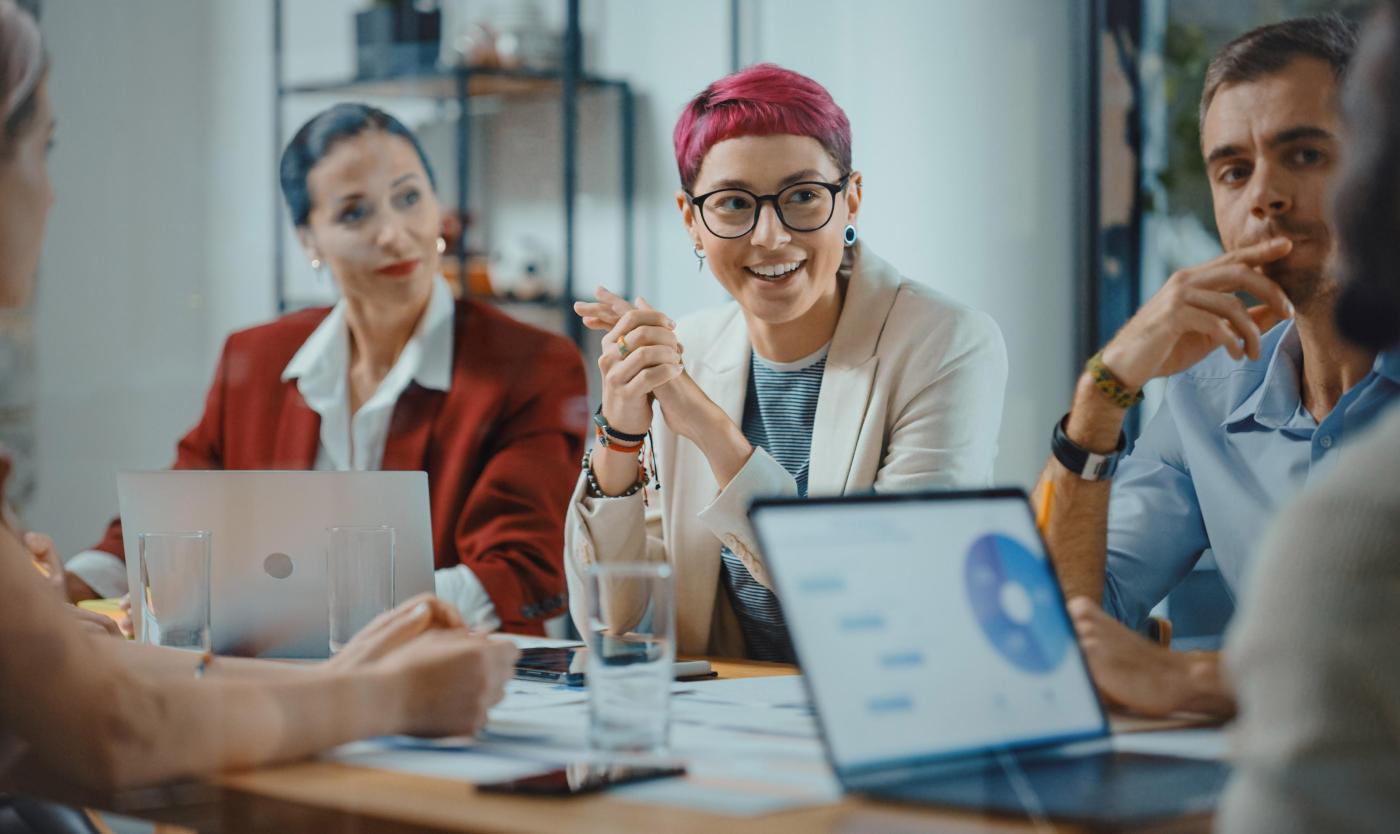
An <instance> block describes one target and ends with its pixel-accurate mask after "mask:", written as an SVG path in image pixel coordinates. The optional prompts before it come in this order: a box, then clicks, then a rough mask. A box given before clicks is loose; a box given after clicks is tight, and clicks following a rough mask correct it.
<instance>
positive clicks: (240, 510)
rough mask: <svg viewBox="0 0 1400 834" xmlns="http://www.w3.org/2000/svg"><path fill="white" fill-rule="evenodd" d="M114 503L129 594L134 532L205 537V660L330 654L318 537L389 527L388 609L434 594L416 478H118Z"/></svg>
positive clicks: (420, 476) (421, 482)
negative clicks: (346, 529) (208, 650)
mask: <svg viewBox="0 0 1400 834" xmlns="http://www.w3.org/2000/svg"><path fill="white" fill-rule="evenodd" d="M117 499H118V501H119V503H120V507H121V517H122V534H123V535H122V538H123V542H124V543H125V545H126V553H127V560H126V574H127V583H128V586H129V587H131V588H132V589H135V588H137V587H139V583H138V566H139V559H138V557H137V553H138V550H137V535H138V534H139V533H142V532H158V531H159V532H180V531H190V530H208V531H210V533H211V534H212V536H211V551H212V552H211V570H210V588H209V599H210V625H211V639H212V641H213V649H214V651H216V652H220V653H233V654H252V655H257V656H260V657H282V658H322V657H326V656H327V655H328V654H329V652H330V649H329V636H330V635H329V624H328V615H327V609H326V545H327V540H328V537H327V534H326V528H328V527H335V526H340V525H379V524H387V525H389V526H391V527H393V528H394V601H395V603H398V602H402V601H404V600H406V599H408V598H410V597H412V596H414V595H415V594H418V593H422V592H424V591H431V590H433V540H432V523H431V518H430V516H429V509H428V476H427V474H426V473H424V472H285V471H279V472H261V471H216V472H210V471H193V470H183V471H161V472H123V473H120V474H118V475H117ZM284 557H285V558H284ZM289 568H290V570H289ZM133 613H135V612H133ZM137 628H138V629H139V628H140V624H139V623H138V624H137Z"/></svg>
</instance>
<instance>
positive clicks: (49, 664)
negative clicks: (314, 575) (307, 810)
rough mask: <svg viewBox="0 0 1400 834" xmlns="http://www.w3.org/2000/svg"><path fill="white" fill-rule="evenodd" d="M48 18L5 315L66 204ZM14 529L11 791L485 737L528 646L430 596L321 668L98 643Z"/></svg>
mask: <svg viewBox="0 0 1400 834" xmlns="http://www.w3.org/2000/svg"><path fill="white" fill-rule="evenodd" d="M46 68H47V67H46V59H45V57H44V52H43V48H42V44H41V40H40V36H39V30H38V27H37V25H36V24H35V22H34V20H33V18H32V17H30V16H29V14H28V13H27V12H24V11H22V10H21V9H19V8H18V7H17V6H16V5H15V4H14V3H13V2H12V0H0V306H3V307H7V308H9V307H17V306H21V305H23V304H24V303H26V302H27V301H28V299H29V297H30V295H31V294H32V292H33V286H34V275H35V270H36V268H37V266H38V261H39V253H40V249H41V247H42V244H43V234H44V226H45V222H46V220H47V217H48V211H49V208H50V206H51V205H52V203H53V191H52V189H51V187H50V183H49V176H48V167H47V161H46V157H47V151H48V147H49V145H50V143H51V142H52V139H53V132H54V118H53V114H52V112H51V110H50V106H49V99H48V87H47V83H46V76H47V73H46ZM32 558H33V555H32V554H31V553H30V552H29V550H27V549H26V547H25V546H24V545H23V544H21V542H20V540H19V539H18V538H16V537H15V533H14V531H13V530H11V529H9V528H8V527H0V588H4V589H5V601H4V604H3V605H0V784H3V783H4V781H6V779H7V775H13V774H14V773H15V772H17V771H29V770H31V769H36V768H37V769H38V770H40V771H41V772H44V773H48V774H51V775H52V776H53V777H55V778H57V779H60V780H64V781H71V782H76V783H80V784H84V785H88V786H92V787H98V788H119V787H124V786H133V785H143V784H150V783H156V782H161V781H166V780H170V779H176V778H181V777H191V776H197V775H200V774H208V773H211V772H214V771H219V770H224V769H230V768H245V767H253V766H256V765H261V764H267V763H271V762H277V761H285V760H288V759H296V758H300V757H305V756H309V755H311V754H313V753H316V752H318V751H321V750H324V749H326V748H329V747H333V746H335V745H338V744H341V743H344V742H347V741H352V740H354V739H358V738H364V737H368V736H375V735H383V734H386V733H416V734H424V735H432V734H443V735H452V734H458V733H470V732H474V731H475V730H477V729H478V728H480V727H481V726H482V725H483V724H484V722H485V720H486V711H487V709H488V708H489V707H490V706H491V705H492V704H494V703H496V702H497V701H499V700H500V698H501V697H502V693H503V691H504V684H505V681H506V679H507V678H508V677H509V675H510V673H511V668H512V665H513V663H514V659H515V654H516V651H515V648H514V646H512V645H510V644H508V643H501V642H496V641H491V640H487V639H485V638H482V637H480V636H477V635H475V634H473V633H472V632H470V631H469V630H468V629H467V628H466V627H465V626H464V625H463V623H462V619H461V616H460V615H459V614H458V613H457V612H456V610H455V609H453V608H452V607H451V606H449V605H446V604H444V603H442V602H441V601H439V600H437V599H435V598H433V597H431V596H426V595H425V596H422V597H418V598H415V599H413V600H410V601H409V602H407V603H405V604H404V605H403V606H401V607H399V608H396V609H394V610H393V611H390V612H387V613H385V614H383V615H381V616H380V617H379V618H378V619H377V620H375V621H374V622H372V623H371V624H370V625H369V626H367V627H366V628H365V629H364V630H363V631H362V632H361V633H360V634H358V635H356V637H355V638H354V640H352V641H351V642H350V644H348V645H347V646H346V648H345V649H344V651H343V652H342V653H341V654H340V655H338V656H337V657H336V658H335V659H334V660H332V661H329V662H327V663H324V664H318V665H315V666H310V667H298V666H291V665H287V664H280V663H274V662H265V661H255V660H240V659H233V658H210V657H208V656H207V655H206V656H201V655H199V654H198V653H194V652H184V651H178V650H172V649H163V648H159V647H154V646H145V645H135V644H132V643H128V642H127V641H125V640H120V639H113V638H110V637H105V636H98V635H93V634H90V633H87V632H85V631H84V630H83V629H81V628H80V627H79V625H78V623H77V621H76V620H75V619H74V618H73V616H72V615H71V614H69V613H66V611H68V610H71V606H67V605H66V603H65V599H66V594H63V593H60V592H59V591H60V590H61V586H60V587H59V588H55V587H52V586H51V585H50V584H49V583H47V582H46V581H45V580H44V579H43V578H42V577H41V576H40V574H39V573H38V572H37V571H35V570H34V568H33V566H32V564H31V560H32Z"/></svg>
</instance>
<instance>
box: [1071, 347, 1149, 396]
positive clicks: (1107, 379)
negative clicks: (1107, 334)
mask: <svg viewBox="0 0 1400 834" xmlns="http://www.w3.org/2000/svg"><path fill="white" fill-rule="evenodd" d="M1084 370H1086V371H1088V372H1089V376H1090V378H1092V379H1093V380H1094V387H1095V388H1097V389H1099V391H1100V392H1102V393H1103V395H1104V396H1105V397H1108V398H1109V399H1110V400H1112V401H1113V404H1114V405H1116V406H1118V407H1119V408H1132V407H1133V406H1135V405H1137V404H1138V403H1140V402H1142V396H1143V395H1142V391H1141V389H1139V390H1138V391H1130V390H1128V387H1127V386H1125V385H1124V384H1123V383H1121V382H1119V381H1118V377H1116V376H1114V375H1113V371H1110V370H1109V369H1108V366H1107V365H1105V364H1104V363H1103V351H1099V352H1098V353H1096V354H1094V355H1093V356H1090V357H1089V361H1087V362H1085V363H1084Z"/></svg>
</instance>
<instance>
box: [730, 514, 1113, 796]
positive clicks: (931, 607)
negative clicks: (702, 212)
mask: <svg viewBox="0 0 1400 834" xmlns="http://www.w3.org/2000/svg"><path fill="white" fill-rule="evenodd" d="M753 520H754V526H755V529H756V531H757V533H758V535H759V539H760V541H761V542H762V546H763V553H764V558H765V560H766V561H767V564H768V566H769V569H770V572H771V573H772V574H773V576H774V579H775V582H776V584H777V591H778V597H779V599H780V600H781V602H782V607H783V614H784V616H785V617H786V619H787V624H788V628H789V629H790V630H791V633H792V637H793V640H794V643H795V645H796V648H797V654H798V658H799V659H800V661H801V664H802V671H803V674H805V675H806V676H807V682H808V686H809V688H810V690H811V692H812V696H813V698H814V700H815V706H816V708H817V710H818V712H819V714H820V717H821V723H822V727H823V730H824V732H825V734H826V738H827V743H828V746H829V752H830V755H831V758H832V763H833V765H834V766H835V767H836V769H837V770H838V771H849V770H851V769H866V768H870V767H878V766H884V765H892V764H897V763H904V762H910V761H913V760H928V759H934V758H936V757H943V756H954V755H958V754H964V753H973V752H983V751H987V750H990V749H993V748H1005V747H1011V748H1015V747H1023V746H1031V745H1034V744H1039V743H1048V742H1051V741H1055V740H1069V739H1075V738H1084V737H1092V736H1098V735H1101V734H1103V733H1104V732H1106V730H1107V728H1106V725H1105V718H1104V715H1103V711H1102V710H1101V709H1100V707H1099V704H1098V700H1097V698H1096V696H1095V694H1094V689H1093V685H1092V683H1091V682H1090V679H1089V675H1088V672H1087V670H1086V668H1085V666H1084V661H1083V658H1082V657H1081V655H1080V653H1079V650H1078V647H1077V646H1076V644H1075V640H1074V632H1073V628H1072V626H1071V624H1070V622H1069V618H1068V615H1067V614H1066V612H1065V608H1064V604H1063V601H1062V597H1061V595H1060V591H1059V586H1058V584H1057V582H1056V581H1055V578H1054V574H1053V573H1052V571H1051V569H1050V566H1049V563H1048V562H1047V560H1046V556H1045V551H1044V548H1043V545H1042V544H1041V539H1040V536H1039V534H1038V533H1037V531H1036V529H1035V525H1034V521H1033V520H1032V518H1031V514H1030V507H1029V505H1028V504H1027V503H1026V499H1025V496H1024V494H1023V493H1021V492H1019V491H984V492H978V493H930V494H922V495H911V496H868V497H855V498H833V499H819V500H815V501H807V502H773V503H768V502H760V503H759V505H757V506H756V507H755V509H754V512H753Z"/></svg>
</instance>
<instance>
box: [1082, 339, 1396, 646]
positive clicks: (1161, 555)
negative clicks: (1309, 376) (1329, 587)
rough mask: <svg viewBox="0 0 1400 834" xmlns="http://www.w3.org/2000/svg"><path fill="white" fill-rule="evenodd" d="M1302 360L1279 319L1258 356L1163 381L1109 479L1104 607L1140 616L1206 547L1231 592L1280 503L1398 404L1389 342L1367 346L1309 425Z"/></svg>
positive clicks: (1225, 359)
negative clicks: (1358, 369) (1150, 412)
mask: <svg viewBox="0 0 1400 834" xmlns="http://www.w3.org/2000/svg"><path fill="white" fill-rule="evenodd" d="M1302 370H1303V351H1302V344H1301V342H1300V341H1299V338H1298V331H1297V330H1296V329H1295V328H1294V326H1293V322H1292V321H1287V322H1284V323H1282V324H1280V325H1278V326H1277V327H1275V328H1273V329H1272V330H1270V331H1269V332H1268V333H1266V334H1265V335H1264V338H1263V340H1262V345H1261V349H1260V357H1259V359H1258V361H1248V360H1246V361H1244V362H1236V361H1235V360H1233V359H1231V358H1230V356H1229V354H1227V353H1225V351H1224V350H1218V351H1216V352H1215V353H1213V354H1211V355H1210V356H1209V357H1207V358H1206V359H1205V360H1203V361H1201V362H1200V363H1198V364H1197V365H1195V366H1194V367H1192V368H1190V369H1189V370H1186V371H1184V372H1182V373H1180V374H1177V375H1176V376H1173V377H1171V378H1169V379H1168V380H1167V388H1166V392H1165V394H1164V396H1163V401H1162V405H1161V407H1160V408H1159V409H1158V411H1157V413H1156V414H1155V415H1154V416H1153V417H1152V420H1151V421H1150V422H1149V423H1148V425H1147V428H1146V429H1145V430H1144V431H1143V433H1142V437H1141V438H1139V440H1138V442H1137V445H1136V447H1134V449H1133V451H1132V454H1130V455H1128V456H1127V457H1126V458H1124V460H1123V462H1122V464H1121V465H1120V466H1119V468H1118V474H1117V476H1116V477H1115V479H1114V484H1113V492H1112V496H1111V498H1110V499H1109V510H1108V574H1107V578H1106V580H1105V583H1104V608H1105V610H1107V611H1108V612H1109V613H1110V614H1112V615H1113V616H1114V617H1117V618H1118V619H1119V620H1120V621H1122V622H1124V623H1126V624H1128V625H1129V626H1132V627H1134V628H1136V627H1138V626H1140V625H1141V624H1142V622H1143V620H1145V619H1146V617H1147V615H1148V612H1150V611H1151V609H1152V607H1153V606H1154V605H1156V604H1157V603H1158V602H1160V601H1161V600H1162V599H1163V598H1164V597H1165V596H1166V595H1167V592H1168V591H1170V590H1171V589H1172V588H1174V587H1176V585H1177V583H1179V582H1180V581H1181V580H1182V579H1183V578H1185V576H1186V574H1187V573H1188V572H1190V570H1191V568H1192V567H1193V566H1194V565H1195V564H1196V562H1197V561H1198V560H1199V559H1200V558H1201V557H1202V556H1203V555H1204V554H1206V553H1211V554H1212V555H1213V556H1214V557H1215V563H1216V565H1217V566H1218V567H1219V569H1220V575H1221V577H1222V578H1223V579H1224V580H1225V585H1226V587H1227V588H1228V589H1229V591H1230V594H1231V595H1232V596H1234V595H1235V594H1236V593H1237V591H1238V589H1239V588H1240V587H1241V584H1242V582H1243V579H1244V575H1245V573H1246V572H1247V570H1248V568H1249V564H1250V559H1251V558H1252V557H1253V555H1254V549H1255V545H1256V544H1257V543H1258V542H1259V541H1260V539H1262V538H1263V533H1264V530H1265V528H1266V527H1267V526H1268V524H1269V522H1270V520H1271V519H1272V518H1273V516H1274V514H1275V512H1277V511H1278V508H1279V507H1280V506H1281V505H1282V504H1283V502H1285V501H1287V500H1288V499H1289V498H1291V497H1293V495H1295V494H1296V493H1297V492H1298V491H1299V490H1301V489H1302V488H1303V487H1304V486H1305V485H1306V484H1307V483H1308V482H1309V481H1311V480H1312V479H1313V478H1315V477H1318V476H1319V475H1320V474H1321V473H1322V472H1324V471H1325V470H1326V469H1327V466H1328V464H1329V463H1330V462H1331V461H1332V460H1333V459H1335V457H1336V455H1335V452H1336V450H1337V448H1338V446H1340V445H1341V444H1342V443H1343V442H1344V441H1345V440H1347V439H1349V438H1352V437H1355V436H1356V435H1357V434H1358V433H1359V432H1360V431H1361V430H1362V429H1364V428H1365V427H1366V426H1367V425H1369V424H1370V423H1371V421H1372V420H1374V419H1375V417H1376V415H1377V414H1379V413H1380V412H1381V411H1383V410H1384V409H1385V407H1386V406H1388V405H1390V404H1391V403H1396V402H1400V349H1397V350H1391V351H1388V352H1385V353H1381V354H1379V355H1378V356H1377V357H1376V361H1375V364H1374V365H1373V366H1372V369H1371V371H1370V373H1368V374H1367V375H1366V376H1365V377H1364V378H1363V379H1362V380H1361V381H1360V382H1358V383H1357V384H1356V385H1355V386H1354V387H1352V389H1351V390H1350V391H1347V392H1346V394H1345V395H1343V396H1342V398H1341V400H1339V401H1338V402H1337V405H1336V407H1335V408H1333V409H1332V412H1331V413H1330V414H1328V415H1327V417H1326V418H1325V419H1324V420H1323V421H1322V423H1321V424H1319V423H1318V422H1317V421H1316V420H1314V419H1313V417H1312V415H1311V414H1309V413H1308V411H1307V409H1305V408H1303V402H1302V396H1301V389H1300V386H1301V383H1302ZM1325 557H1326V554H1322V553H1319V554H1318V558H1325Z"/></svg>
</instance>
